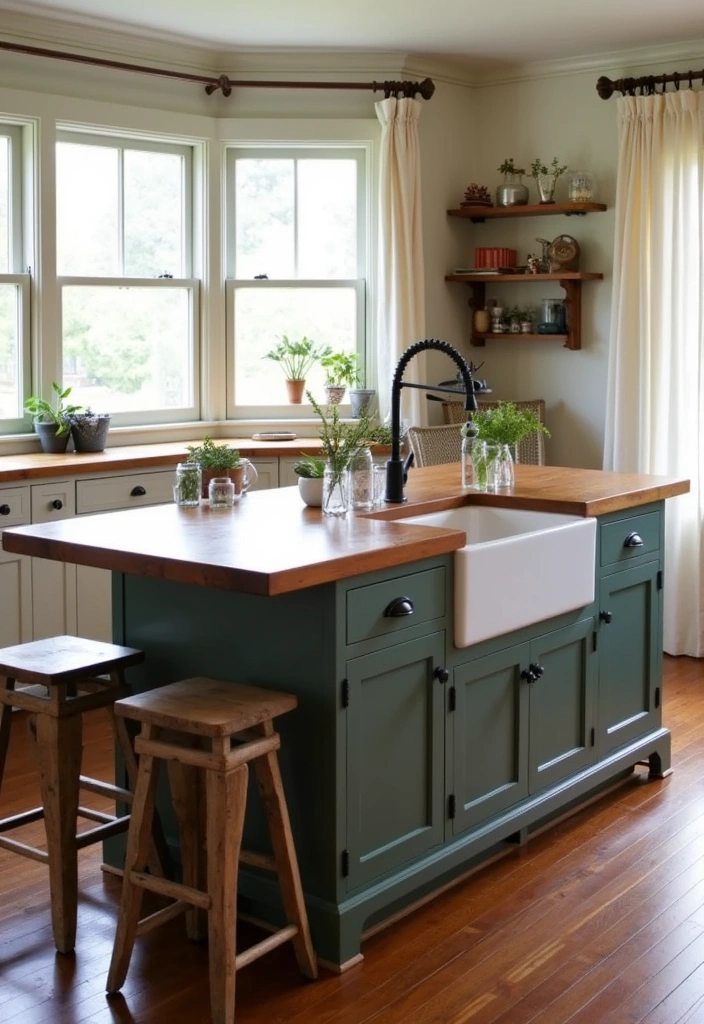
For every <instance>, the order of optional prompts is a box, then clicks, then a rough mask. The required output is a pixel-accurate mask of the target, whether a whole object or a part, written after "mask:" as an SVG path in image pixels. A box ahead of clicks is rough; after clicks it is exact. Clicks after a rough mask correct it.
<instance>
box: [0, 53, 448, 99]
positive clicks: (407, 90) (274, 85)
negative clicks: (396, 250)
mask: <svg viewBox="0 0 704 1024" xmlns="http://www.w3.org/2000/svg"><path fill="white" fill-rule="evenodd" d="M0 50H11V51H12V52H13V53H26V54H29V56H31V57H52V58H53V59H54V60H70V61H73V62H74V63H75V64H92V65H93V66H94V67H99V68H117V69H118V70H120V71H136V72H138V73H139V74H142V75H158V76H159V77H160V78H176V79H179V80H180V81H182V82H201V83H202V84H203V85H205V91H206V92H207V94H208V96H210V95H211V94H212V93H214V92H217V90H218V89H221V90H222V94H223V96H229V95H230V94H231V93H232V90H233V89H371V90H372V91H373V92H383V93H384V95H385V96H387V97H388V96H395V95H398V94H399V93H400V94H401V95H402V96H411V97H412V96H416V95H420V96H422V98H423V99H424V100H429V99H430V97H431V96H432V95H433V93H434V92H435V83H434V82H433V81H432V79H430V78H425V79H424V80H423V81H422V82H262V81H237V80H232V79H230V78H228V77H227V75H220V76H219V77H218V78H213V77H212V76H208V75H189V74H187V73H186V72H184V71H167V70H166V69H165V68H152V67H147V66H145V65H143V64H126V63H124V62H123V61H119V60H104V59H103V58H102V57H84V56H82V55H81V54H78V53H65V52H64V51H62V50H46V49H44V48H42V47H40V46H23V45H21V44H20V43H6V42H3V41H0Z"/></svg>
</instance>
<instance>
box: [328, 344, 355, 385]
mask: <svg viewBox="0 0 704 1024" xmlns="http://www.w3.org/2000/svg"><path fill="white" fill-rule="evenodd" d="M320 365H321V366H322V367H323V369H324V370H325V383H326V384H329V385H330V386H331V387H350V388H351V387H354V385H355V384H358V383H359V381H360V379H361V370H360V366H359V359H358V357H357V353H356V352H331V353H330V354H329V355H326V356H323V358H322V359H321V360H320Z"/></svg>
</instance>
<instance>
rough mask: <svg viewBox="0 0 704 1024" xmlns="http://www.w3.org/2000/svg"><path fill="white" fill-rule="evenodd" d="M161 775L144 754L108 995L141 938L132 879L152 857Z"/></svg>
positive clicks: (147, 731) (138, 892)
mask: <svg viewBox="0 0 704 1024" xmlns="http://www.w3.org/2000/svg"><path fill="white" fill-rule="evenodd" d="M150 735H151V726H149V725H144V726H143V728H142V736H143V737H144V738H145V739H149V737H150ZM157 774H158V761H155V759H154V758H153V757H151V756H150V755H149V754H142V755H141V757H140V759H139V769H138V771H137V785H136V787H135V793H134V801H133V803H132V815H131V817H130V827H129V832H128V833H127V852H126V854H125V872H124V876H123V879H122V897H121V900H120V911H119V915H118V919H117V930H116V933H115V945H114V946H113V951H112V960H111V961H110V970H109V972H108V981H107V986H106V988H107V991H108V992H110V993H113V992H118V991H119V990H120V989H121V988H122V986H123V984H124V982H125V978H126V977H127V969H128V967H129V965H130V959H131V957H132V949H133V947H134V940H135V938H136V936H137V926H138V924H139V912H140V910H141V907H142V893H143V892H144V890H143V889H142V887H141V886H138V885H134V883H133V882H132V879H131V875H132V872H133V871H144V869H145V867H146V864H147V858H148V856H149V845H150V839H151V824H152V817H153V814H154V791H155V788H156V780H157Z"/></svg>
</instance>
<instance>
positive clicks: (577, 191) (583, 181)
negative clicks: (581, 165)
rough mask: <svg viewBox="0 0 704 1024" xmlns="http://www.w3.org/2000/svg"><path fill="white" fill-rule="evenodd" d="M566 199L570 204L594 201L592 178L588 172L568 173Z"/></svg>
mask: <svg viewBox="0 0 704 1024" xmlns="http://www.w3.org/2000/svg"><path fill="white" fill-rule="evenodd" d="M567 198H568V199H569V201H570V202H571V203H591V202H592V200H593V199H594V178H593V176H592V175H591V174H590V173H589V171H569V172H568V174H567Z"/></svg>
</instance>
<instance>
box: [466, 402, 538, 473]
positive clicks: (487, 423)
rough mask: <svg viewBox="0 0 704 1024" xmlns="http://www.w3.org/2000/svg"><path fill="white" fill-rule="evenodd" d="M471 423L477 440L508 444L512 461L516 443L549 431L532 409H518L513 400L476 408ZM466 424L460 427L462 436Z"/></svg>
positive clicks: (515, 457) (515, 458)
mask: <svg viewBox="0 0 704 1024" xmlns="http://www.w3.org/2000/svg"><path fill="white" fill-rule="evenodd" d="M471 423H472V425H473V426H474V427H476V429H477V434H476V436H477V440H479V441H486V442H487V444H492V445H508V447H509V449H510V451H511V456H512V458H513V461H514V462H516V461H517V456H516V445H517V444H518V442H519V441H522V440H523V439H524V438H526V437H529V436H530V435H531V434H536V433H538V434H545V436H546V437H550V431H549V430H548V428H547V427H546V426H545V424H544V423H541V422H540V418H539V417H538V414H537V413H536V412H535V410H534V409H519V408H518V407H517V406H516V405H515V404H514V403H513V402H499V403H498V404H497V405H496V406H494V407H492V408H490V409H478V410H477V411H476V412H474V413H472V420H471ZM465 428H466V425H465V427H463V428H462V431H463V434H462V436H463V437H464V436H465V434H466V429H465Z"/></svg>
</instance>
